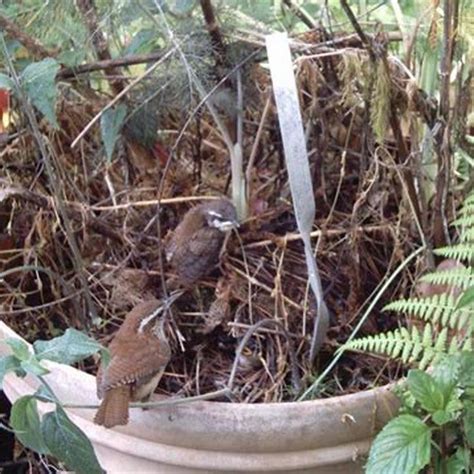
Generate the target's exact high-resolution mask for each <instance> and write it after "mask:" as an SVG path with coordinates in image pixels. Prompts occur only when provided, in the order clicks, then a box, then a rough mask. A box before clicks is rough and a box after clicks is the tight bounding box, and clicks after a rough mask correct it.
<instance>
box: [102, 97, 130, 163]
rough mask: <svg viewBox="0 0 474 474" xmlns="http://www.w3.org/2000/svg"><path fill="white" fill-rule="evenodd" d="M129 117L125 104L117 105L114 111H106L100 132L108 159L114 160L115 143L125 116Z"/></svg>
mask: <svg viewBox="0 0 474 474" xmlns="http://www.w3.org/2000/svg"><path fill="white" fill-rule="evenodd" d="M126 115H127V106H126V105H124V104H120V105H117V107H115V108H113V109H108V110H106V111H105V112H104V113H103V114H102V116H101V117H100V130H101V133H102V141H103V142H104V146H105V152H106V153H107V159H108V160H109V161H110V160H111V159H112V153H113V152H114V147H115V142H116V141H117V138H118V135H119V133H120V130H121V128H122V125H123V122H124V120H125V116H126Z"/></svg>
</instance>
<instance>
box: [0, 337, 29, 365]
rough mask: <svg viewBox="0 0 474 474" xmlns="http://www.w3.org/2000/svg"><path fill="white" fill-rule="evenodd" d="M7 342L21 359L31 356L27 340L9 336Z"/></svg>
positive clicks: (14, 353)
mask: <svg viewBox="0 0 474 474" xmlns="http://www.w3.org/2000/svg"><path fill="white" fill-rule="evenodd" d="M5 342H6V343H7V344H8V345H9V346H10V349H11V350H12V352H13V355H14V356H15V357H16V358H17V359H19V360H20V361H23V360H28V359H29V358H30V356H31V352H30V350H29V347H28V344H27V343H26V342H24V341H22V340H21V339H18V338H15V337H9V338H8V339H7V340H6V341H5Z"/></svg>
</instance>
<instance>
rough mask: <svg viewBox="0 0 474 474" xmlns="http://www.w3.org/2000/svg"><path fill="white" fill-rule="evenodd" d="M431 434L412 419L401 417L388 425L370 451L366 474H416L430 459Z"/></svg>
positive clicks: (408, 416) (406, 416)
mask: <svg viewBox="0 0 474 474" xmlns="http://www.w3.org/2000/svg"><path fill="white" fill-rule="evenodd" d="M430 441H431V431H430V429H429V427H428V426H426V425H425V423H423V421H422V420H420V419H419V418H417V417H415V416H413V415H400V416H398V417H397V418H394V419H393V420H391V421H390V422H389V423H387V424H386V425H385V427H384V429H383V430H382V431H381V432H380V433H379V434H378V435H377V437H376V438H375V440H374V442H373V444H372V447H371V449H370V454H369V461H368V463H367V470H366V473H367V474H382V473H383V474H400V473H403V474H415V473H418V471H420V469H422V468H423V467H424V466H426V465H427V464H428V462H429V460H430V455H431V445H430Z"/></svg>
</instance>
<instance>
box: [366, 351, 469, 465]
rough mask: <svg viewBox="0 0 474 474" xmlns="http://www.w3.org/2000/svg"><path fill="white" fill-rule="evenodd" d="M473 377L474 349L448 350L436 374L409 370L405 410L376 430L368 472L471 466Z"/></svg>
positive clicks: (405, 386) (435, 367)
mask: <svg viewBox="0 0 474 474" xmlns="http://www.w3.org/2000/svg"><path fill="white" fill-rule="evenodd" d="M473 379H474V354H473V353H472V352H459V353H456V354H453V355H449V356H446V355H445V356H444V357H443V358H442V359H440V360H439V361H438V363H437V364H435V366H434V367H433V371H432V373H431V374H429V373H426V372H424V371H422V370H417V369H414V370H410V371H409V373H408V377H407V382H406V384H405V385H404V388H403V390H404V391H405V394H404V395H403V396H402V397H401V399H402V401H403V402H404V404H403V407H402V411H403V414H401V415H399V416H397V417H396V418H394V419H393V420H391V421H390V422H389V423H388V424H387V425H386V426H385V427H384V429H383V430H382V431H381V432H380V433H379V434H378V435H377V437H376V439H375V441H374V443H373V444H372V447H371V450H370V455H369V461H368V464H367V472H368V473H383V474H386V473H394V474H395V473H398V472H403V473H406V472H407V473H417V472H420V470H421V469H423V467H425V466H426V465H427V464H428V463H431V465H433V466H439V470H436V471H435V472H459V473H462V472H465V473H466V474H467V473H468V472H472V471H471V469H472V466H471V462H472V461H471V455H470V449H472V446H473V444H472V442H473V437H472V436H473V421H474V420H473V415H474V413H473V407H474V391H473V388H474V383H473V381H474V380H473ZM412 400H414V402H412ZM434 446H439V447H440V449H439V450H438V449H434Z"/></svg>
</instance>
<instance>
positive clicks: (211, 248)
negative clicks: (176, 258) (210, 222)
mask: <svg viewBox="0 0 474 474" xmlns="http://www.w3.org/2000/svg"><path fill="white" fill-rule="evenodd" d="M223 240H224V234H223V233H222V232H220V231H219V230H217V229H213V228H212V227H203V228H202V229H199V230H198V231H197V232H195V233H194V235H193V237H192V238H191V239H190V240H189V242H188V245H187V249H188V250H189V252H191V253H192V254H194V255H196V257H201V256H203V255H215V253H216V252H218V251H219V250H220V249H219V247H220V246H221V245H222V242H223Z"/></svg>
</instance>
